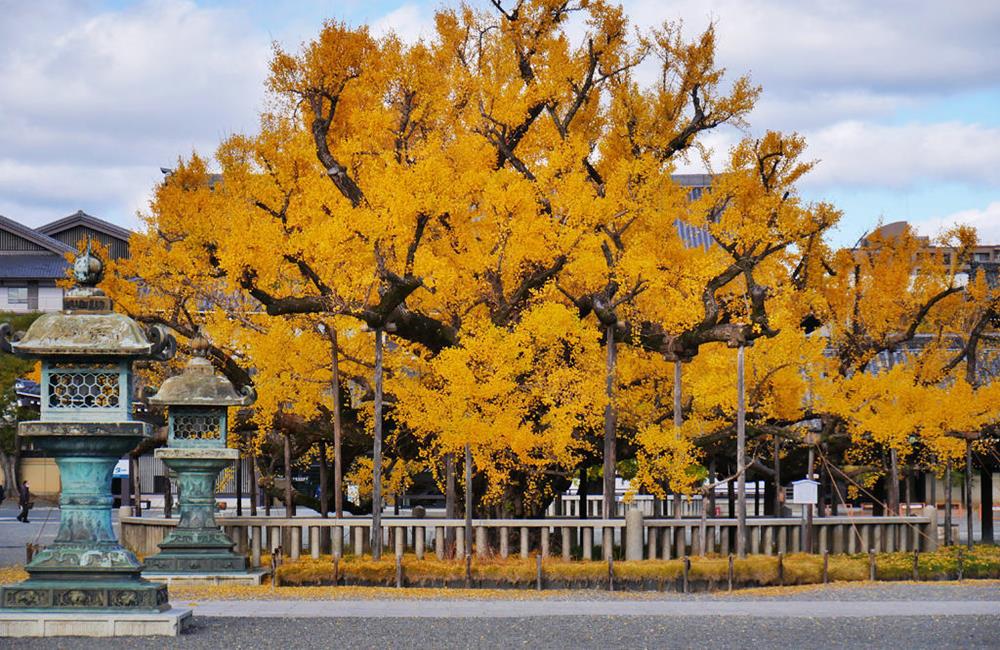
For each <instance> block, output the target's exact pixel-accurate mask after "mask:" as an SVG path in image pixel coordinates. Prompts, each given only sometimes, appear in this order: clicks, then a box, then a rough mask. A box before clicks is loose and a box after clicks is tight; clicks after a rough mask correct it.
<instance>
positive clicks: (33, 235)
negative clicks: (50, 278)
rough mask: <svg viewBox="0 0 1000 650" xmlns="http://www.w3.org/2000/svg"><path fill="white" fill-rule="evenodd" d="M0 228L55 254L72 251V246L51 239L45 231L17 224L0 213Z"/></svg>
mask: <svg viewBox="0 0 1000 650" xmlns="http://www.w3.org/2000/svg"><path fill="white" fill-rule="evenodd" d="M0 229H2V230H6V231H8V232H10V233H13V234H15V235H17V236H18V237H21V238H22V239H26V240H28V241H30V242H31V243H33V244H37V245H38V246H41V247H42V248H44V249H45V250H49V251H52V252H53V253H55V254H56V255H62V254H64V253H70V252H74V249H73V247H72V246H68V245H66V244H64V243H62V242H61V241H59V240H58V239H53V238H52V237H49V236H48V235H46V234H45V233H41V232H38V231H35V230H32V229H31V228H29V227H27V226H25V225H22V224H19V223H18V222H16V221H14V220H13V219H8V218H7V217H5V216H3V215H0Z"/></svg>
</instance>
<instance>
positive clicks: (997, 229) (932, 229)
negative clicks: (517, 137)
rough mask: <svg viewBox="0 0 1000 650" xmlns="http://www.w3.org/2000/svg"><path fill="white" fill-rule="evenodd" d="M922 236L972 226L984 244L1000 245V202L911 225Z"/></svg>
mask: <svg viewBox="0 0 1000 650" xmlns="http://www.w3.org/2000/svg"><path fill="white" fill-rule="evenodd" d="M913 225H914V226H915V227H916V229H917V230H918V231H919V232H920V233H921V234H923V235H928V236H931V237H933V236H935V235H938V234H940V233H941V232H942V231H944V230H946V229H947V228H950V227H952V226H955V225H965V226H973V227H975V228H976V230H977V231H978V232H979V241H980V242H982V243H984V244H1000V201H994V202H992V203H990V204H989V205H987V206H986V207H985V208H982V209H972V210H961V211H959V212H953V213H952V214H948V215H945V216H943V217H934V218H931V219H923V220H920V221H917V222H915V223H914V224H913Z"/></svg>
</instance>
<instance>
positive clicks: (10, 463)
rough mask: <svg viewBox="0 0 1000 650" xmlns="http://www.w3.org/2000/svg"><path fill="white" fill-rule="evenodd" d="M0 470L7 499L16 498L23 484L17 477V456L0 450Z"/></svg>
mask: <svg viewBox="0 0 1000 650" xmlns="http://www.w3.org/2000/svg"><path fill="white" fill-rule="evenodd" d="M15 444H16V442H15ZM0 469H2V471H3V485H4V488H5V490H6V492H5V495H4V496H5V498H7V499H9V498H11V497H16V496H17V486H18V485H20V484H21V483H20V481H19V480H18V476H17V454H8V453H7V452H6V451H3V450H0ZM15 501H16V499H15Z"/></svg>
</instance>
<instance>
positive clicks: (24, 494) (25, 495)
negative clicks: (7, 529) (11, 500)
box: [17, 481, 31, 523]
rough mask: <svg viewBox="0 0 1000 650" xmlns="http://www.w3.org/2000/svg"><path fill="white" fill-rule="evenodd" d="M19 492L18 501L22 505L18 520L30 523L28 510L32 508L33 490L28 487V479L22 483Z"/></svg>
mask: <svg viewBox="0 0 1000 650" xmlns="http://www.w3.org/2000/svg"><path fill="white" fill-rule="evenodd" d="M18 492H20V498H19V499H18V501H17V503H18V505H20V506H21V514H19V515H18V516H17V519H18V521H23V522H24V523H28V510H30V509H31V490H30V489H28V482H27V481H25V482H24V483H22V484H21V488H20V489H19V490H18Z"/></svg>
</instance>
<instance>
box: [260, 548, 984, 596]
mask: <svg viewBox="0 0 1000 650" xmlns="http://www.w3.org/2000/svg"><path fill="white" fill-rule="evenodd" d="M690 562H691V564H690V569H689V571H688V581H687V582H688V585H687V587H688V589H689V590H690V591H712V590H717V589H727V588H728V586H729V559H728V558H726V557H720V556H708V557H693V558H690ZM613 570H614V588H616V589H645V590H665V591H674V590H676V591H680V590H682V589H683V588H684V584H683V583H684V562H683V560H643V561H639V562H622V561H618V562H615V563H614V567H613ZM337 571H338V576H337V581H336V584H339V585H364V586H395V585H396V561H395V558H394V557H392V556H391V555H390V556H388V557H387V558H386V559H383V560H380V561H377V562H376V561H374V560H372V559H370V558H358V557H352V556H347V557H345V558H341V560H340V561H339V564H338V567H337ZM869 571H870V566H869V557H868V555H867V554H858V555H831V556H830V558H829V564H828V566H827V579H828V580H829V581H830V582H844V581H862V580H868V578H869ZM402 574H403V585H404V586H412V587H464V586H466V584H467V583H466V575H465V563H464V562H462V561H460V560H459V561H455V560H444V561H442V560H437V559H423V560H418V559H416V557H414V556H412V555H407V556H404V557H403V559H402ZM960 574H961V575H960ZM542 576H543V585H544V586H545V587H547V588H568V589H573V588H591V589H607V588H608V587H609V579H608V564H607V563H606V562H602V561H589V562H588V561H574V562H563V561H561V560H559V559H555V558H551V559H546V560H544V561H543V562H542ZM875 576H876V579H878V580H912V579H913V578H914V572H913V553H912V552H901V553H883V554H879V555H876V556H875ZM917 577H918V579H920V580H951V579H956V578H959V577H964V578H1000V547H996V546H985V545H984V546H977V547H975V548H974V549H973V550H972V551H969V550H967V549H963V548H958V547H950V548H945V549H941V550H938V551H935V552H933V553H920V554H918V556H917ZM537 578H538V575H537V566H536V560H535V559H534V558H531V559H528V560H525V559H521V558H508V559H499V558H490V559H486V560H481V559H477V558H473V559H472V562H471V581H470V586H473V587H487V588H535V587H536V586H537ZM822 581H823V557H822V556H818V555H808V554H794V555H789V556H787V557H783V558H781V560H780V566H779V558H778V557H776V556H762V555H757V556H751V557H748V558H746V559H743V560H740V559H735V560H734V561H733V586H734V588H739V587H762V586H772V585H808V584H818V583H821V582H822ZM276 583H277V584H278V585H282V586H317V585H321V586H322V585H325V586H329V585H333V584H335V582H334V565H333V561H332V558H331V557H330V556H326V557H322V558H320V559H318V560H314V559H312V558H303V559H300V560H298V561H295V562H285V563H283V564H281V565H280V566H279V567H278V568H277V570H276Z"/></svg>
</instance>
